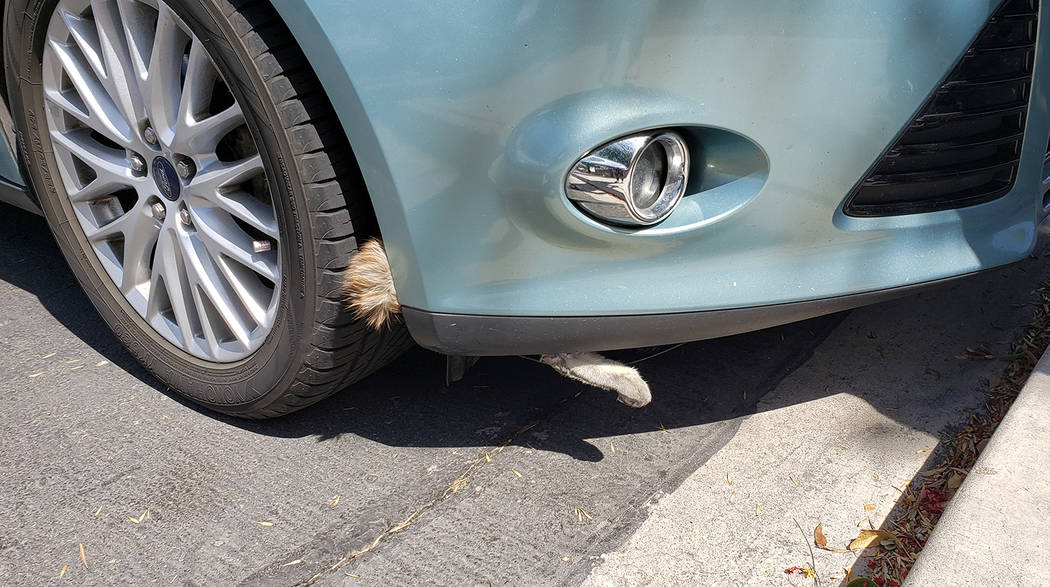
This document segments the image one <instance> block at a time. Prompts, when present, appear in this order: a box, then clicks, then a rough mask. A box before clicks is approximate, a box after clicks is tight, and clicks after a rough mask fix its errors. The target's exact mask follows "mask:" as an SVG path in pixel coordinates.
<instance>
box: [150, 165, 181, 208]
mask: <svg viewBox="0 0 1050 587" xmlns="http://www.w3.org/2000/svg"><path fill="white" fill-rule="evenodd" d="M153 181H154V183H156V184H157V190H158V191H160V195H162V196H164V197H165V198H167V199H168V200H171V201H172V202H174V201H175V200H178V199H179V193H180V192H181V191H182V184H181V183H180V182H179V174H178V173H177V172H176V171H175V166H174V165H172V164H171V161H168V160H167V159H165V158H164V157H157V158H156V159H154V160H153Z"/></svg>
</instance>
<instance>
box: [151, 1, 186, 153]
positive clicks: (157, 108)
mask: <svg viewBox="0 0 1050 587" xmlns="http://www.w3.org/2000/svg"><path fill="white" fill-rule="evenodd" d="M177 18H178V17H176V16H175V13H174V12H172V11H171V9H170V8H168V6H167V5H166V4H161V5H160V10H159V11H158V12H157V31H156V34H155V35H154V37H153V48H152V49H151V50H150V59H149V67H148V69H147V71H146V83H145V84H144V90H145V99H146V110H147V111H148V112H149V116H150V120H151V121H152V123H153V128H154V129H155V130H156V131H157V134H158V136H159V137H160V141H161V142H162V143H163V144H165V145H170V144H171V139H172V135H173V133H174V131H175V122H176V116H177V115H178V107H179V102H180V101H181V98H182V88H181V86H180V81H181V80H180V79H179V78H180V77H181V75H182V56H183V50H184V48H185V46H186V42H187V40H188V37H187V36H186V34H185V33H184V32H183V31H182V29H181V28H179V24H178V20H177Z"/></svg>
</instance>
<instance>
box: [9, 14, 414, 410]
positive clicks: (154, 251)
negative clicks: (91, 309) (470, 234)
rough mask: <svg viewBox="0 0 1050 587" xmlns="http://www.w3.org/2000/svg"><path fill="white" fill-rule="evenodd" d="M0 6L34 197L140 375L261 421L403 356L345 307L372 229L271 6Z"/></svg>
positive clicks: (335, 136) (317, 90)
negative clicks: (350, 267) (345, 285)
mask: <svg viewBox="0 0 1050 587" xmlns="http://www.w3.org/2000/svg"><path fill="white" fill-rule="evenodd" d="M27 2H28V6H24V5H21V4H26V3H27ZM7 10H8V13H7V15H6V18H5V40H8V41H7V42H6V43H5V61H6V64H7V72H8V74H7V82H8V89H9V95H10V99H11V104H12V114H13V116H14V118H15V123H16V124H15V126H16V128H17V137H18V144H19V151H20V153H21V155H22V157H23V159H24V163H25V167H26V169H27V170H28V178H29V181H30V184H31V187H32V188H33V189H34V191H35V192H36V194H37V195H38V197H39V199H40V203H41V208H42V209H43V211H44V215H45V217H46V218H47V221H48V224H49V225H50V227H51V229H52V231H53V232H54V234H55V237H56V239H57V241H58V244H59V247H60V248H61V250H62V252H63V254H64V255H65V257H66V259H67V261H68V262H69V264H70V266H71V268H72V270H73V272H74V274H75V275H76V277H77V279H78V281H79V282H80V284H81V285H82V286H83V287H84V290H85V291H86V292H87V294H88V296H89V298H90V299H91V301H92V303H93V304H94V305H95V307H96V308H97V309H98V311H99V313H100V314H101V315H102V317H103V319H104V320H105V321H106V322H107V324H108V325H109V326H110V327H111V328H112V329H113V331H114V333H115V334H116V335H117V337H118V338H119V339H120V340H121V342H122V343H123V344H124V345H125V346H126V347H127V348H128V350H129V351H130V352H131V353H132V354H133V355H134V356H135V357H136V358H137V359H138V360H139V361H140V362H141V363H142V364H143V365H144V366H145V367H146V368H147V369H148V370H149V371H150V372H151V373H153V374H154V375H155V376H157V377H158V378H159V379H160V380H161V381H163V382H164V383H165V384H167V385H169V386H170V387H171V388H173V389H174V390H176V391H177V392H178V393H180V394H182V395H184V396H186V397H188V398H190V399H192V400H194V401H196V402H198V403H201V404H203V405H205V406H207V407H209V408H212V409H215V410H218V411H221V412H225V413H229V414H233V415H237V416H243V417H249V418H265V417H273V416H278V415H281V414H284V413H287V412H290V411H293V410H296V409H299V408H302V407H305V406H307V405H310V404H312V403H314V402H316V401H319V400H320V399H323V398H324V397H327V396H328V395H330V394H332V393H334V392H335V391H337V390H339V389H342V388H344V387H345V386H347V385H349V384H351V383H353V382H355V381H357V380H359V379H361V378H363V377H365V376H366V375H368V374H369V373H371V372H373V371H374V370H376V369H378V368H380V367H381V366H383V365H385V364H386V363H388V362H390V361H391V360H393V359H394V358H396V357H397V356H398V355H399V354H400V353H401V352H402V351H403V350H404V349H405V348H407V346H408V345H410V339H409V337H408V335H407V332H406V331H405V330H404V328H403V327H400V326H399V325H395V326H394V327H392V328H384V329H382V330H379V331H374V330H371V329H369V328H367V327H366V326H365V325H364V324H362V323H361V322H359V321H357V320H354V319H353V318H352V317H351V315H350V313H349V311H348V309H347V308H346V306H345V305H344V303H343V300H342V293H341V288H340V284H341V283H342V281H343V273H344V272H345V271H346V267H347V263H348V260H349V258H350V256H351V255H352V254H353V253H354V251H356V248H357V242H358V239H359V238H360V239H361V240H362V242H363V237H364V236H368V235H369V233H372V232H374V231H375V228H374V219H373V218H372V216H371V210H370V206H369V205H368V200H367V194H366V193H365V191H364V189H363V187H362V182H361V180H360V176H359V173H358V172H357V170H356V167H355V165H354V163H353V159H352V155H351V152H350V149H349V145H348V144H347V142H346V138H345V136H344V135H343V134H342V131H341V129H340V127H339V125H338V122H337V120H336V118H335V115H334V113H333V111H332V109H331V105H330V104H329V103H328V101H327V98H326V96H325V94H324V92H323V90H322V89H321V87H320V85H319V82H318V81H317V79H316V77H315V76H314V75H313V73H312V71H311V70H310V68H309V65H308V63H307V62H306V60H305V58H304V57H303V55H302V53H301V51H300V50H299V48H298V46H297V45H296V44H295V42H294V39H292V37H291V35H290V33H289V32H288V31H287V29H286V28H285V27H284V25H283V23H282V22H281V21H280V19H279V17H278V16H277V14H276V13H275V11H274V10H273V8H272V7H271V6H270V5H269V4H268V3H266V2H229V1H227V0H166V1H165V0H160V1H158V0H95V1H89V0H50V1H47V0H45V1H42V2H40V1H36V0H17V1H14V2H10V3H9V4H8V7H7ZM202 88H207V89H202ZM187 129H190V130H187ZM205 131H207V132H208V133H210V134H201V133H205ZM180 133H181V134H180ZM193 133H196V134H193ZM246 162H247V163H246ZM256 163H257V166H258V169H255V167H254V166H255V165H256ZM216 178H217V179H216ZM103 180H105V181H103Z"/></svg>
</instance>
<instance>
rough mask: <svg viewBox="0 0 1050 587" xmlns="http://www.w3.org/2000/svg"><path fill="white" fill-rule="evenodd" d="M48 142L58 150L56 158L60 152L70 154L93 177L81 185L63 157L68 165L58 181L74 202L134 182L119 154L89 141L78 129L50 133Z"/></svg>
mask: <svg viewBox="0 0 1050 587" xmlns="http://www.w3.org/2000/svg"><path fill="white" fill-rule="evenodd" d="M51 140H52V141H53V143H54V145H55V146H56V147H58V149H57V150H56V155H58V154H59V153H60V152H64V155H72V156H73V157H75V158H77V159H79V160H80V161H81V162H83V163H84V164H86V165H87V166H88V167H89V168H90V169H91V171H92V172H93V173H94V174H95V178H94V179H93V180H92V181H91V182H90V183H88V184H86V185H83V186H81V184H80V181H79V178H78V177H77V176H76V173H75V170H74V166H73V164H72V160H71V159H68V157H65V156H63V158H66V159H67V160H68V162H69V165H63V166H61V167H62V169H61V171H62V175H63V178H62V179H63V181H64V182H65V184H66V188H67V191H69V192H70V198H72V199H74V200H76V201H83V200H87V199H91V198H93V197H96V196H99V195H103V194H105V193H112V192H107V191H106V190H108V189H109V188H111V187H119V186H126V185H132V183H133V182H134V181H135V178H134V177H133V175H132V173H131V168H130V167H129V166H128V162H127V159H126V158H125V157H124V156H123V154H122V153H121V152H120V151H116V150H114V149H110V148H109V147H105V146H103V145H102V144H100V143H99V142H98V141H96V140H95V139H94V138H92V137H91V135H90V133H87V132H85V131H84V130H82V129H81V130H72V131H65V132H62V131H52V132H51ZM67 175H68V177H67ZM70 188H72V189H70Z"/></svg>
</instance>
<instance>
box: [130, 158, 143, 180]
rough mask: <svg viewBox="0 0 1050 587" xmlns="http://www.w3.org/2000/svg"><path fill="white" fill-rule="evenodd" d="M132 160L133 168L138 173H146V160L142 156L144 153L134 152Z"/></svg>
mask: <svg viewBox="0 0 1050 587" xmlns="http://www.w3.org/2000/svg"><path fill="white" fill-rule="evenodd" d="M130 160H131V170H132V171H134V172H135V174H136V175H142V174H144V173H146V160H145V159H143V158H142V155H139V154H138V153H132V154H131V157H130Z"/></svg>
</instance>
